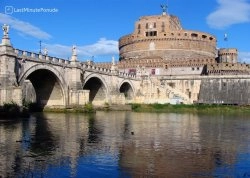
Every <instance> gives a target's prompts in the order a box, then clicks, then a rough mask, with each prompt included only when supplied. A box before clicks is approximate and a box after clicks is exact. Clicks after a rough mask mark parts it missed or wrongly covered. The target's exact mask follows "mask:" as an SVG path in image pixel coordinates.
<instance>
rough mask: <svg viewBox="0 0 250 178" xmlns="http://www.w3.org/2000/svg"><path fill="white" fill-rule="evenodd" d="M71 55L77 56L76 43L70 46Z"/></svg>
mask: <svg viewBox="0 0 250 178" xmlns="http://www.w3.org/2000/svg"><path fill="white" fill-rule="evenodd" d="M72 56H77V52H76V45H73V46H72Z"/></svg>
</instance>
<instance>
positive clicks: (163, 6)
mask: <svg viewBox="0 0 250 178" xmlns="http://www.w3.org/2000/svg"><path fill="white" fill-rule="evenodd" d="M167 7H168V6H167V5H163V4H162V5H161V8H162V12H163V13H167Z"/></svg>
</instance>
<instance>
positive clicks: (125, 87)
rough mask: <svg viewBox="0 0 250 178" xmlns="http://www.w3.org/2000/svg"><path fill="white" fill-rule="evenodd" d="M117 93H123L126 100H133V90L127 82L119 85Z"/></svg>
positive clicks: (131, 85) (130, 83) (124, 81)
mask: <svg viewBox="0 0 250 178" xmlns="http://www.w3.org/2000/svg"><path fill="white" fill-rule="evenodd" d="M119 91H120V93H124V96H125V98H126V100H131V99H133V98H134V95H135V94H134V93H135V92H134V91H135V89H134V86H133V84H132V82H131V81H129V80H123V81H122V82H121V83H120V84H119Z"/></svg>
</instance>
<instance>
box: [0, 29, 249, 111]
mask: <svg viewBox="0 0 250 178" xmlns="http://www.w3.org/2000/svg"><path fill="white" fill-rule="evenodd" d="M23 101H28V102H34V103H37V104H39V105H40V106H42V107H72V106H82V105H84V104H86V103H92V104H93V105H96V106H98V105H105V104H109V105H114V104H119V105H120V104H126V103H171V104H177V103H184V104H192V103H195V102H198V103H209V104H215V103H216V104H240V105H249V104H250V75H242V76H241V75H232V76H230V75H227V76H226V75H225V76H224V75H217V76H216V75H214V76H199V75H189V76H183V75H182V76H181V75H180V76H177V75H176V76H171V75H165V76H161V75H150V74H140V75H139V74H138V75H137V76H135V75H129V74H127V73H123V72H119V70H118V68H117V66H116V64H115V62H114V61H113V62H112V65H111V67H110V68H102V67H98V66H97V65H95V64H93V63H91V62H80V61H79V60H78V59H77V53H76V48H75V47H73V49H72V56H71V59H70V60H65V59H60V58H56V57H50V56H48V55H47V54H39V53H32V52H27V51H23V50H18V49H15V48H13V47H12V45H11V43H10V39H9V36H8V28H7V27H6V26H5V30H4V35H3V38H2V43H1V44H0V105H3V104H4V103H11V102H15V103H17V104H19V105H22V103H23Z"/></svg>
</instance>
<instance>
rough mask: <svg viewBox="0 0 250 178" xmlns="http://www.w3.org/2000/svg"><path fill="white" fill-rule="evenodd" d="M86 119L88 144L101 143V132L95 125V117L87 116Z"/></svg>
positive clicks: (93, 115)
mask: <svg viewBox="0 0 250 178" xmlns="http://www.w3.org/2000/svg"><path fill="white" fill-rule="evenodd" d="M87 118H88V125H89V133H88V143H98V142H100V141H101V138H100V135H101V134H102V131H101V129H100V128H98V125H97V124H96V122H97V121H96V116H95V114H89V115H87Z"/></svg>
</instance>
